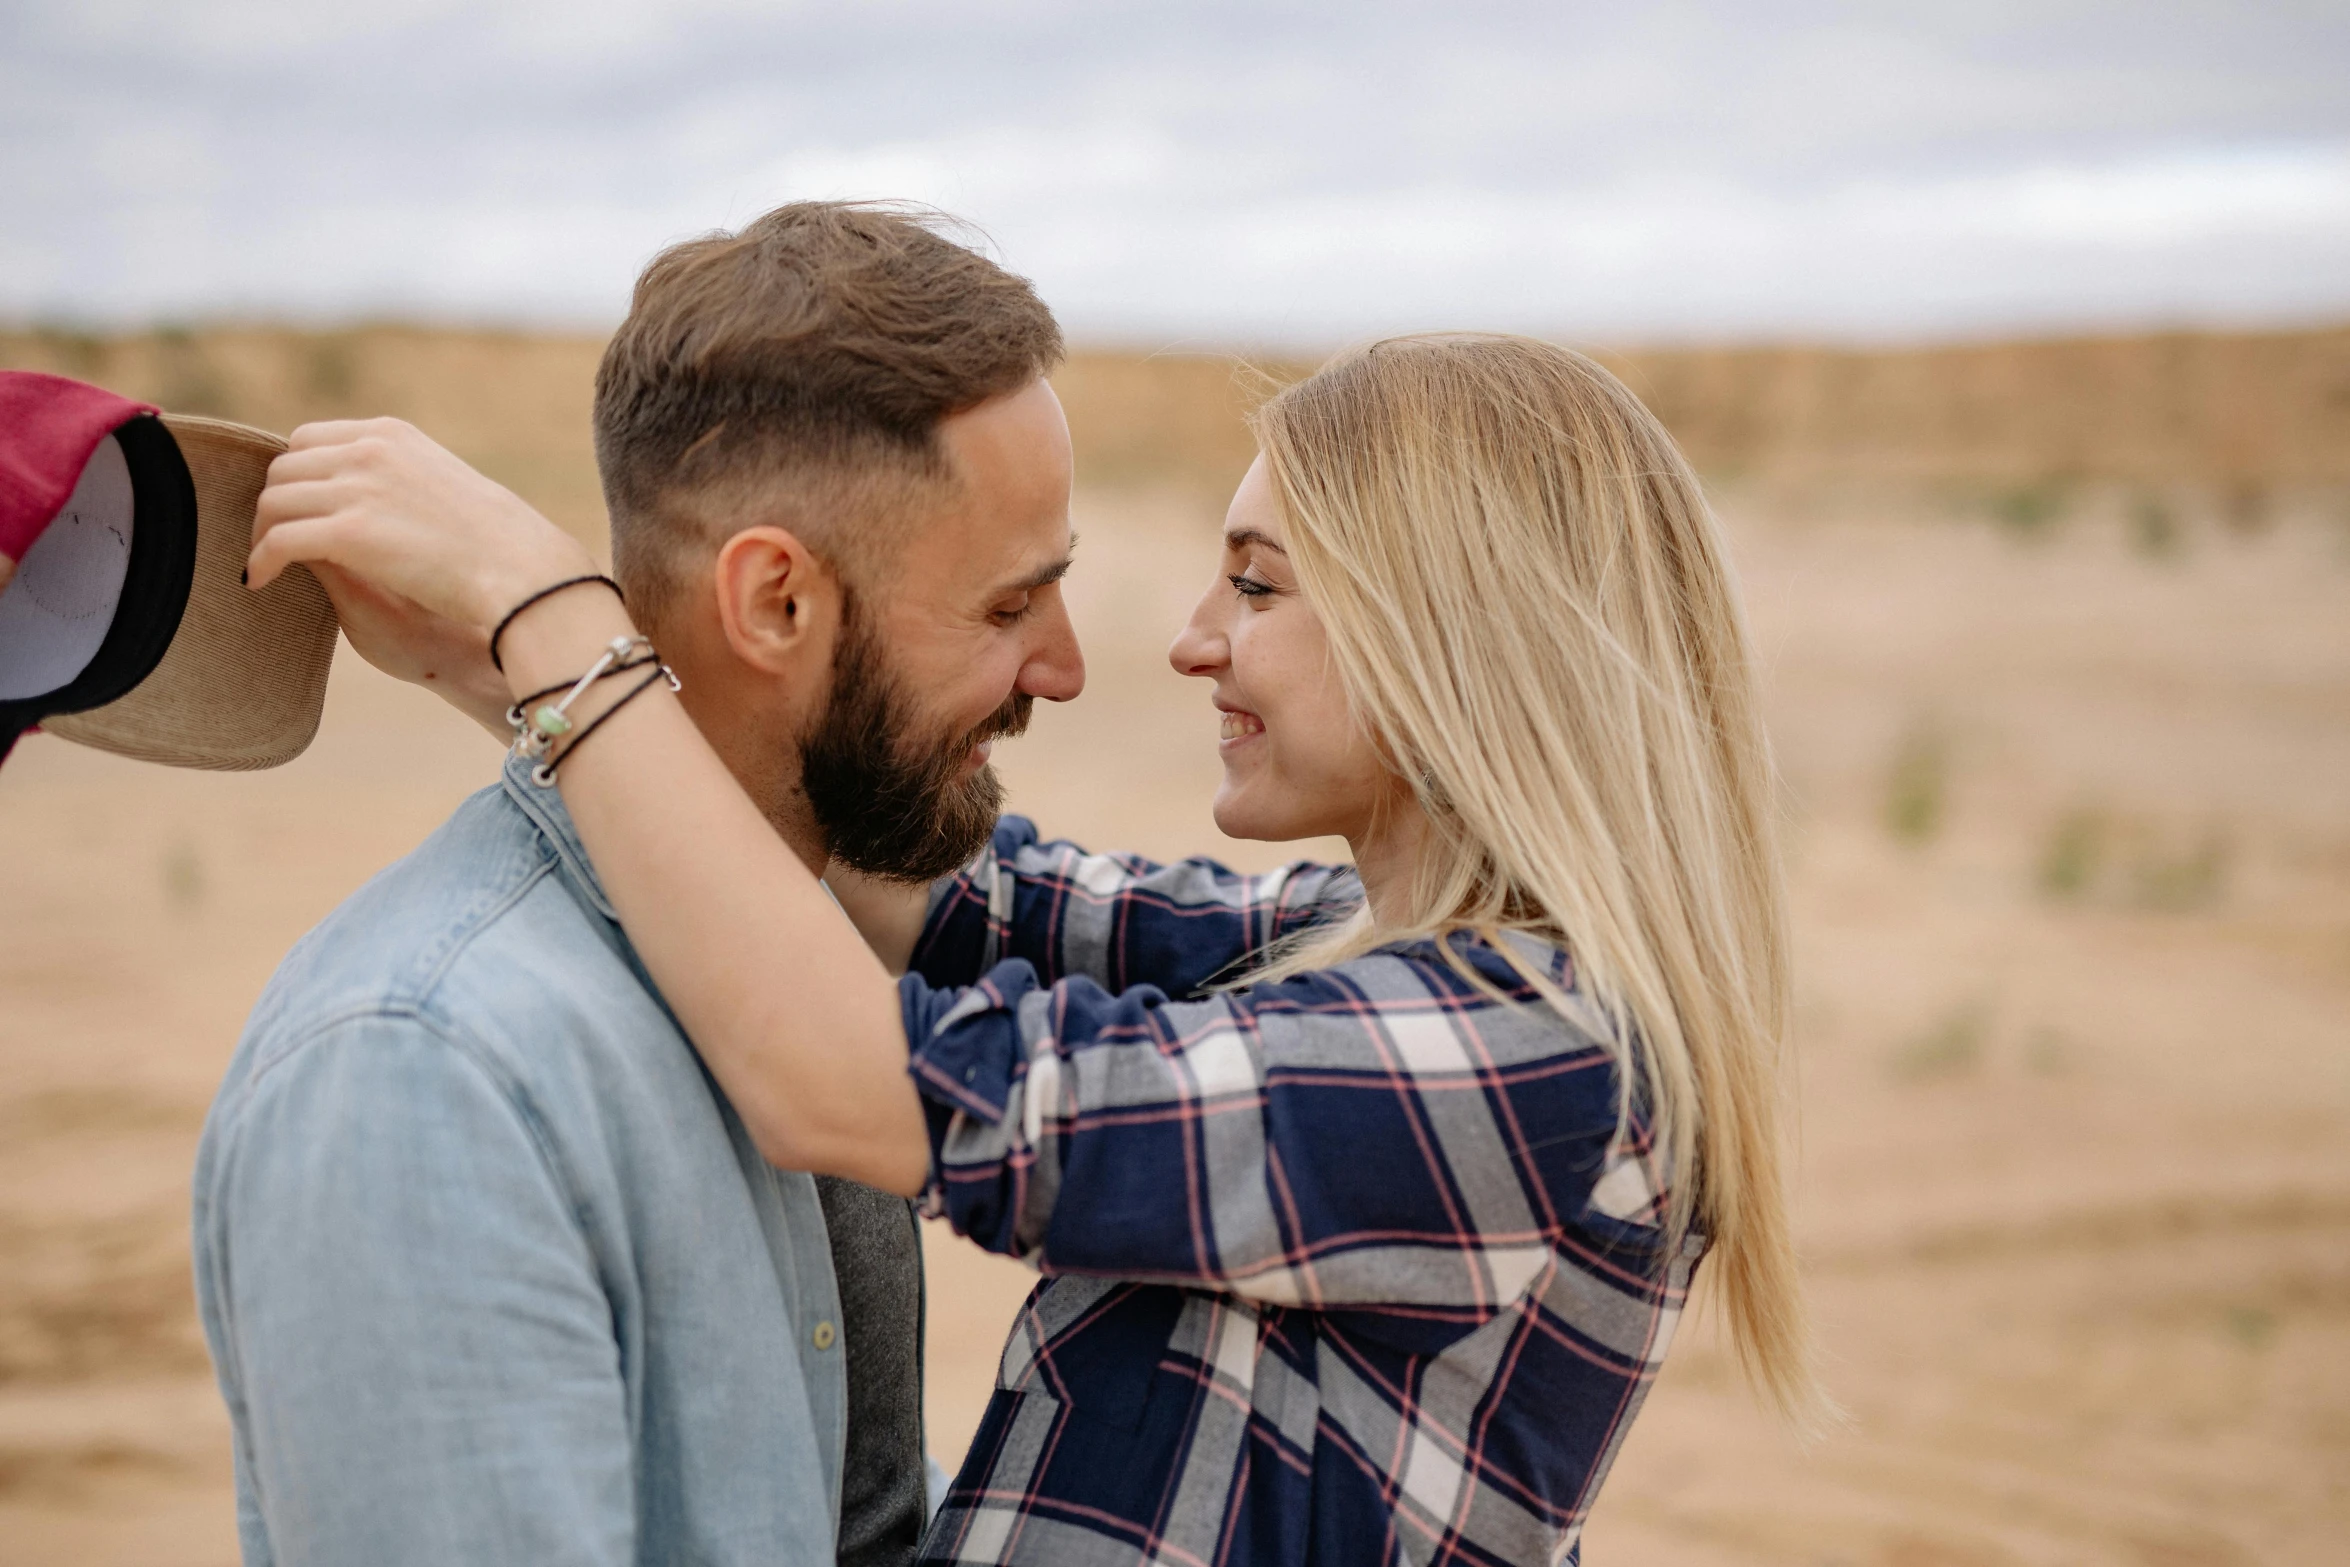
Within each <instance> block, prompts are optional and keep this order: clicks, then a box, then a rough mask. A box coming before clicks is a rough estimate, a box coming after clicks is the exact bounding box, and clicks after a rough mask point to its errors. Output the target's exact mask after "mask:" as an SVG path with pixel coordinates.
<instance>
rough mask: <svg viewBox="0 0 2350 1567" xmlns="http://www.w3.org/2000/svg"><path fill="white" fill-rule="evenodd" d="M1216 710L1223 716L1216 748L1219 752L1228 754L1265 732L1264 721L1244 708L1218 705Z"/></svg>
mask: <svg viewBox="0 0 2350 1567" xmlns="http://www.w3.org/2000/svg"><path fill="white" fill-rule="evenodd" d="M1216 710H1217V711H1218V712H1220V713H1222V714H1223V715H1224V725H1223V730H1222V733H1221V735H1220V737H1219V740H1218V744H1217V747H1216V748H1217V749H1218V750H1219V751H1227V752H1228V751H1230V750H1232V749H1233V747H1235V746H1238V745H1242V744H1245V743H1246V742H1248V741H1250V740H1254V739H1255V738H1256V737H1257V736H1258V735H1261V734H1263V733H1264V732H1265V721H1264V720H1263V719H1261V718H1259V717H1258V716H1257V715H1256V714H1254V713H1251V712H1249V711H1247V710H1246V709H1244V708H1237V707H1225V706H1223V705H1222V704H1221V703H1219V704H1217V709H1216Z"/></svg>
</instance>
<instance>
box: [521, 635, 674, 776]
mask: <svg viewBox="0 0 2350 1567" xmlns="http://www.w3.org/2000/svg"><path fill="white" fill-rule="evenodd" d="M664 680H666V681H668V682H669V689H670V690H672V691H677V690H681V689H683V687H682V686H680V684H679V683H678V679H677V673H676V671H674V670H672V669H671V668H670V667H669V666H668V665H667V664H663V665H662V666H661V667H660V668H658V669H656V670H654V671H653V672H652V673H651V674H649V675H647V676H645V678H644V679H642V680H640V681H638V682H637V683H636V684H635V685H633V686H630V687H629V688H628V689H627V690H626V691H623V692H621V693H620V696H619V698H618V699H617V700H616V701H614V702H613V704H612V705H611V706H610V707H607V708H605V709H604V710H603V711H602V712H600V713H598V714H597V715H596V716H595V717H593V718H591V719H589V720H588V721H587V724H586V725H585V727H583V728H582V729H581V730H580V731H579V733H578V734H575V735H573V736H572V737H571V743H570V744H569V745H567V746H565V747H564V748H563V749H562V750H561V751H560V752H558V753H557V754H555V755H554V756H551V757H549V758H547V759H546V760H545V761H543V762H541V763H539V765H538V766H536V767H534V768H532V769H531V770H530V781H531V782H532V783H534V784H537V785H538V786H539V787H540V788H541V789H552V788H554V787H555V769H556V768H558V767H561V766H562V765H563V764H564V763H565V762H568V761H570V760H571V753H572V752H574V751H576V750H578V749H579V748H580V747H581V746H583V745H585V744H587V740H588V736H590V735H592V734H594V733H595V732H596V731H597V730H599V729H601V728H603V727H604V723H605V721H606V720H607V719H609V718H610V717H611V716H612V715H613V714H614V713H617V712H619V711H620V710H621V709H622V708H624V707H626V706H627V705H628V704H629V703H631V702H633V701H635V700H636V699H637V698H638V697H640V696H643V695H644V694H645V693H646V692H647V691H650V690H652V689H653V687H654V686H656V685H658V684H659V683H660V682H662V681H664Z"/></svg>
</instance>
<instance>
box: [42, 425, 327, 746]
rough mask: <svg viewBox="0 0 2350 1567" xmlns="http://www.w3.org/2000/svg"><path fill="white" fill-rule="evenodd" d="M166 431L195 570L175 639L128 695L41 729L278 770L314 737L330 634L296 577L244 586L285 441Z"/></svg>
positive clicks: (233, 431)
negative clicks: (190, 491)
mask: <svg viewBox="0 0 2350 1567" xmlns="http://www.w3.org/2000/svg"><path fill="white" fill-rule="evenodd" d="M163 425H164V428H166V429H168V430H169V431H170V432H171V434H172V438H173V439H174V440H176V441H177V442H178V443H179V449H180V455H181V456H182V457H183V458H185V459H186V461H187V465H188V473H189V475H190V477H191V478H193V480H194V481H195V487H196V571H195V577H194V580H193V581H192V583H191V584H190V586H189V588H188V605H187V610H186V613H185V614H183V615H182V616H181V618H180V625H179V632H178V634H177V635H176V636H174V637H173V638H172V642H171V647H170V649H169V651H167V652H166V653H165V654H164V655H163V661H162V662H161V663H159V664H157V665H156V666H155V670H154V672H153V673H152V674H150V675H148V676H147V678H146V679H144V680H142V681H140V682H139V684H138V686H137V687H136V688H135V689H134V690H132V691H131V693H130V694H129V695H128V696H125V697H122V698H120V699H119V700H117V701H113V702H109V703H108V704H107V705H105V706H104V707H98V708H92V709H90V710H88V711H87V712H80V713H71V714H60V715H57V716H55V717H51V718H45V719H43V720H42V721H41V728H42V729H43V730H44V731H46V732H47V733H50V734H53V735H56V736H58V737H59V738H60V739H65V740H71V741H73V742H75V743H76V744H78V745H87V746H94V747H96V748H97V749H99V750H101V751H112V752H115V753H117V754H118V755H122V756H130V757H136V758H138V759H139V760H141V761H147V762H161V763H163V764H164V765H166V766H169V767H200V768H208V769H212V770H214V771H219V772H247V771H252V770H254V769H258V768H263V767H276V766H278V765H279V764H281V763H284V762H290V761H292V760H293V759H294V758H295V757H297V756H299V755H301V754H302V751H303V749H304V748H305V747H306V746H308V745H309V744H310V740H311V737H312V736H313V735H315V734H317V733H318V719H319V714H320V713H321V711H323V709H324V708H325V705H326V677H327V670H328V668H329V667H330V666H331V665H332V663H333V661H334V653H335V632H336V624H335V612H334V606H333V605H332V604H331V603H329V602H328V601H327V596H326V590H325V589H324V588H322V587H320V586H319V584H318V579H317V578H316V577H314V576H312V575H311V574H310V572H309V571H308V570H306V569H305V568H303V567H300V566H295V567H292V568H290V569H289V570H287V571H286V572H285V574H284V575H282V576H281V577H279V578H278V579H277V580H276V581H275V582H272V583H271V584H270V585H269V586H268V587H266V588H264V589H262V590H261V591H260V592H258V593H255V592H253V591H252V590H250V589H249V588H247V587H246V586H245V585H244V570H245V559H246V557H247V556H248V555H250V554H251V553H252V549H253V511H254V508H255V506H256V505H258V504H259V502H260V499H261V489H262V486H263V485H264V484H265V483H266V482H267V481H268V478H269V464H270V460H271V459H272V458H274V457H276V456H277V455H278V453H280V452H282V451H284V450H285V449H286V443H285V442H284V441H283V440H282V439H280V438H279V437H277V436H274V435H271V434H270V433H268V432H267V431H266V430H255V429H252V428H249V427H248V426H245V425H241V424H231V423H229V422H227V421H226V420H222V419H200V418H196V417H194V416H192V415H185V414H165V415H164V416H163Z"/></svg>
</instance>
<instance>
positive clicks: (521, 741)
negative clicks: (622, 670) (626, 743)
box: [506, 635, 653, 757]
mask: <svg viewBox="0 0 2350 1567" xmlns="http://www.w3.org/2000/svg"><path fill="white" fill-rule="evenodd" d="M652 652H653V644H652V640H651V639H650V638H648V637H645V636H642V635H637V636H627V637H614V638H613V639H612V640H611V641H610V642H609V643H607V644H605V647H604V651H603V652H602V653H601V654H599V655H598V656H597V658H596V661H595V662H594V663H593V664H590V665H589V666H588V670H587V673H586V674H584V675H581V676H580V677H579V679H578V680H577V681H576V682H574V683H573V685H572V687H571V689H570V690H568V691H566V692H564V693H563V695H562V696H561V697H560V698H558V699H557V700H555V701H552V702H546V703H542V704H540V705H539V706H538V707H536V708H533V709H532V710H531V711H530V712H528V713H525V712H523V710H522V704H521V703H519V702H517V703H515V704H514V705H513V706H512V707H509V708H507V709H506V722H507V723H509V724H511V725H512V726H513V728H514V754H515V755H517V756H529V757H539V756H544V755H546V754H547V747H549V746H551V745H553V744H554V743H555V742H556V741H557V740H559V739H561V738H562V737H563V736H565V735H567V734H569V733H571V731H572V729H573V728H574V725H573V724H572V722H571V704H572V703H574V702H576V701H578V700H579V698H580V695H581V693H583V692H585V691H586V690H587V688H588V687H589V686H592V685H594V684H595V683H596V682H597V681H598V680H601V679H602V678H603V677H604V676H605V674H606V673H607V672H609V671H610V670H611V668H612V667H613V666H614V665H615V664H618V663H620V662H621V661H622V660H623V659H627V658H630V657H633V656H634V655H636V654H640V653H642V654H645V655H647V656H650V655H651V654H652Z"/></svg>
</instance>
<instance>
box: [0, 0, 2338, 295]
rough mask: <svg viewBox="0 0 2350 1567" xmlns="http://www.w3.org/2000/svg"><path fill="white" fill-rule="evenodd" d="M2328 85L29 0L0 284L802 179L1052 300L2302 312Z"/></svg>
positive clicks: (1134, 15) (383, 255)
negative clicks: (912, 215)
mask: <svg viewBox="0 0 2350 1567" xmlns="http://www.w3.org/2000/svg"><path fill="white" fill-rule="evenodd" d="M2345 76H2350V17H2345V16H2344V15H2343V14H2342V13H2341V12H2340V8H2339V7H2338V6H2335V7H2327V6H2324V5H2319V4H2301V3H2283V0H2280V3H2278V4H2275V5H2271V6H2267V7H2263V8H2261V9H2259V10H2258V11H2245V10H2242V9H2240V8H2232V7H2230V8H2222V7H2215V6H2202V5H2196V4H2188V3H2178V4H2171V3H2167V0H2165V3H2155V0H2038V3H2035V4H2033V5H2030V6H2024V5H2021V4H2020V3H2018V4H2005V5H2003V4H2002V3H2000V0H1976V3H1973V4H1969V5H1965V6H1961V5H1957V4H1955V3H1950V4H1940V5H1936V4H1931V3H1927V0H1910V3H1907V4H1889V5H1887V6H1882V7H1877V8H1874V9H1873V10H1872V11H1871V12H1869V13H1865V19H1864V14H1863V13H1855V12H1853V11H1852V10H1851V9H1850V8H1849V7H1842V6H1838V5H1835V4H1833V3H1831V0H1772V3H1770V4H1731V3H1729V0H1716V3H1714V4H1710V5H1705V4H1698V5H1677V6H1660V7H1647V8H1633V9H1625V8H1612V9H1602V8H1599V7H1595V6H1576V5H1567V4H1561V3H1555V0H1463V3H1462V4H1460V5H1457V6H1454V7H1450V8H1447V9H1445V10H1443V11H1441V12H1439V11H1434V10H1430V9H1428V8H1425V7H1421V6H1415V5H1410V4H1406V3H1404V0H1354V3H1352V4H1350V5H1349V6H1347V7H1346V8H1344V9H1343V10H1339V9H1335V8H1333V7H1330V6H1328V5H1319V6H1317V5H1313V4H1303V3H1298V0H1255V3H1252V4H1250V5H1247V6H1241V5H1239V4H1238V3H1237V0H1162V3H1160V4H1158V5H1155V6H1149V7H1144V6H1133V7H1105V6H1101V5H1099V4H1085V3H1079V0H953V3H950V0H885V3H875V4H860V5H854V6H843V5H824V4H801V5H792V6H785V5H777V4H770V3H764V0H498V3H488V4H460V3H457V0H379V3H375V4H371V5H369V6H367V7H342V6H319V5H315V4H311V3H308V0H203V3H184V0H183V3H179V4H161V3H154V0H147V3H137V4H129V3H124V0H71V3H69V0H36V3H35V4H33V5H31V6H30V7H20V8H19V10H18V11H16V12H12V13H6V14H0V314H19V315H22V314H51V315H63V316H83V317H98V318H137V317H144V316H156V315H181V316H185V315H194V314H202V313H206V312H235V313H240V314H256V313H260V314H290V315H307V316H318V315H339V314H368V313H382V312H387V311H414V312H422V313H429V314H436V315H454V316H461V317H468V318H477V319H478V318H510V319H511V318H520V319H528V320H539V321H575V322H583V323H584V322H604V321H609V320H611V319H614V318H615V317H616V316H617V314H618V313H619V311H620V310H621V309H622V308H623V307H624V305H625V301H626V298H627V291H628V286H629V283H630V281H631V280H632V278H633V276H634V274H635V271H636V269H637V268H638V267H639V266H640V265H641V264H642V263H643V261H644V259H645V258H646V257H647V256H649V255H650V254H651V253H652V252H653V251H654V250H656V249H657V248H659V247H660V246H661V245H662V244H665V243H667V242H669V241H671V240H674V239H676V238H679V237H682V236H684V235H687V234H692V233H697V232H703V231H707V230H709V229H711V228H714V227H718V226H721V225H726V224H733V223H740V222H742V221H744V220H745V219H747V218H749V217H751V216H753V215H754V214H756V213H757V212H759V211H761V210H764V208H766V207H767V206H769V205H771V204H772V203H774V202H777V201H781V200H785V199H790V198H793V197H800V196H813V195H831V196H840V195H894V196H902V197H907V198H911V199H916V200H924V201H929V202H932V203H934V204H936V205H939V206H942V207H945V208H946V209H948V210H950V211H953V212H956V213H958V214H960V215H962V216H965V217H967V218H969V219H971V220H972V221H973V222H974V223H976V224H977V225H978V226H979V227H980V228H981V229H982V230H983V231H984V232H985V233H986V234H987V235H988V236H989V237H990V239H991V241H992V242H993V243H994V245H995V246H996V247H997V249H998V250H999V251H1000V252H1001V253H1002V254H1003V255H1004V256H1005V257H1006V259H1007V260H1008V261H1009V262H1010V263H1011V264H1013V265H1014V266H1016V267H1019V268H1021V269H1022V270H1025V271H1028V272H1030V273H1031V274H1032V275H1034V276H1036V277H1037V278H1038V279H1039V281H1040V283H1041V284H1042V285H1043V286H1044V288H1045V289H1046V291H1047V293H1048V295H1049V296H1050V297H1051V298H1052V299H1053V300H1054V302H1055V303H1056V305H1057V306H1058V307H1060V308H1061V310H1062V311H1063V313H1064V315H1065V317H1066V318H1067V319H1068V320H1069V322H1070V323H1071V325H1072V326H1073V327H1074V328H1075V329H1076V330H1078V331H1080V332H1083V333H1089V334H1096V335H1101V334H1114V335H1122V336H1154V335H1155V336H1167V335H1173V336H1179V337H1185V338H1190V339H1213V338H1215V337H1218V336H1236V335H1253V336H1258V337H1282V338H1302V339H1313V340H1327V339H1330V338H1333V337H1343V336H1349V335H1354V334H1358V333H1361V332H1365V331H1372V330H1380V329H1387V328H1392V327H1397V326H1407V325H1425V324H1434V323H1438V322H1448V323H1462V324H1468V323H1476V324H1489V325H1504V326H1524V327H1531V328H1535V329H1542V330H1555V331H1563V332H1569V333H1577V334H1591V335H1599V334H1606V335H1613V336H1619V337H1621V336H1668V335H1675V336H1689V335H1702V334H1714V333H1722V332H1735V333H1741V334H1749V335H1753V334H1776V333H1788V332H1838V333H1866V334H1885V333H1893V334H1902V335H1916V334H1922V333H1935V332H1950V331H1984V330H1997V329H2001V328H2003V327H2006V326H2032V327H2038V326H2045V325H2052V324H2058V325H2060V324H2087V323H2101V322H2123V321H2140V320H2162V321H2172V320H2180V321H2195V320H2210V321H2230V320H2265V319H2282V318H2289V317H2293V316H2299V315H2312V314H2342V313H2345V312H2350V94H2344V93H2342V92H2341V91H2340V86H2339V84H2340V82H2341V81H2342V80H2343V79H2344V78H2345Z"/></svg>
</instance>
